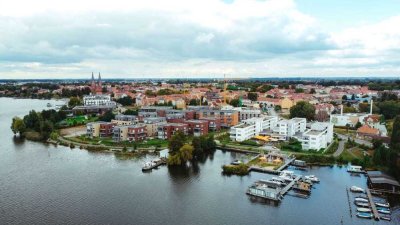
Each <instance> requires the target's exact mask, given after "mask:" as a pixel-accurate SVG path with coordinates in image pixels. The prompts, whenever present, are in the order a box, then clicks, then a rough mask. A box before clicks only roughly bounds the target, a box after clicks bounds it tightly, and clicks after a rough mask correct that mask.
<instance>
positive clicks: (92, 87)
mask: <svg viewBox="0 0 400 225" xmlns="http://www.w3.org/2000/svg"><path fill="white" fill-rule="evenodd" d="M90 89H91V91H92V93H93V94H95V93H96V82H95V80H94V74H93V72H92V82H91V84H90Z"/></svg>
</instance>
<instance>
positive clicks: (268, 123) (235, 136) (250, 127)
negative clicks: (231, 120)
mask: <svg viewBox="0 0 400 225" xmlns="http://www.w3.org/2000/svg"><path fill="white" fill-rule="evenodd" d="M277 122H278V117H276V116H264V117H259V118H256V117H255V118H251V119H247V120H244V121H242V123H240V124H238V125H236V126H233V127H231V129H230V131H229V137H230V139H231V140H233V141H238V142H242V141H245V140H248V139H251V138H253V137H255V136H256V135H259V134H260V133H261V132H262V131H264V130H269V129H272V128H273V127H275V126H276V123H277Z"/></svg>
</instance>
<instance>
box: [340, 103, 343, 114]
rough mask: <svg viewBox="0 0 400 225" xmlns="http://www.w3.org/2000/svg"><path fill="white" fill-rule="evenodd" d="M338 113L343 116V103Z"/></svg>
mask: <svg viewBox="0 0 400 225" xmlns="http://www.w3.org/2000/svg"><path fill="white" fill-rule="evenodd" d="M340 115H341V116H343V105H340Z"/></svg>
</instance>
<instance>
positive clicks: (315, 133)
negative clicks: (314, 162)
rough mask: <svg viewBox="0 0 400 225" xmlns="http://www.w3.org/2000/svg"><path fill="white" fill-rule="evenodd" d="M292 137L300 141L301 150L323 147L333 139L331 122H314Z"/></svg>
mask: <svg viewBox="0 0 400 225" xmlns="http://www.w3.org/2000/svg"><path fill="white" fill-rule="evenodd" d="M293 137H294V138H296V139H297V140H298V141H300V142H301V145H302V148H303V150H310V149H314V150H317V151H318V150H320V149H325V148H327V147H328V146H329V144H330V143H332V141H333V124H331V123H320V122H316V123H313V124H311V128H310V129H308V130H306V131H305V132H304V133H302V134H299V135H295V136H293Z"/></svg>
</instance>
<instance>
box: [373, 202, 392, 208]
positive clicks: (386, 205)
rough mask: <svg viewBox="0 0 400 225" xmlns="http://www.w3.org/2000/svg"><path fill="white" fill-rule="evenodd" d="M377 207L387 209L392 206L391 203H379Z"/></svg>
mask: <svg viewBox="0 0 400 225" xmlns="http://www.w3.org/2000/svg"><path fill="white" fill-rule="evenodd" d="M375 205H376V206H380V207H385V208H390V204H389V203H379V202H375Z"/></svg>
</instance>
